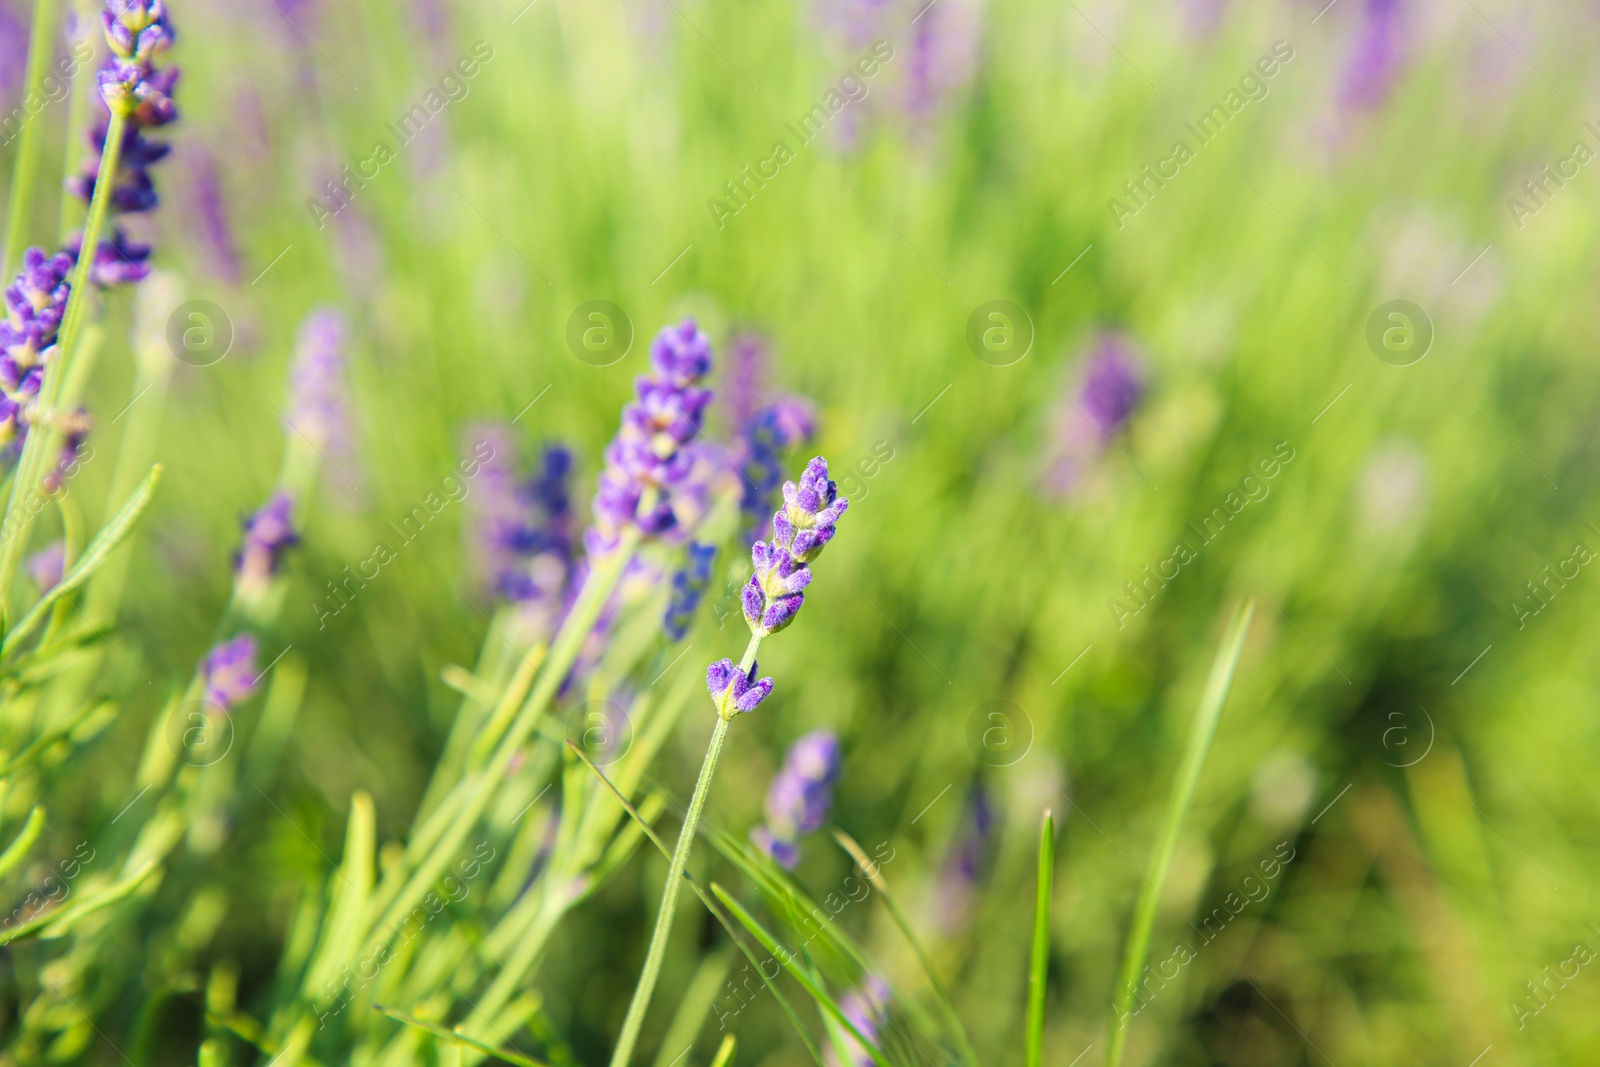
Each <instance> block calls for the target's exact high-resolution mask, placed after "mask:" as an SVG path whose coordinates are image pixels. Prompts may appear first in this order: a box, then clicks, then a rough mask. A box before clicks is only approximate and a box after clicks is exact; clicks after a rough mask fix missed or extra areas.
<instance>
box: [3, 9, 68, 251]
mask: <svg viewBox="0 0 1600 1067" xmlns="http://www.w3.org/2000/svg"><path fill="white" fill-rule="evenodd" d="M55 28H56V0H33V34H32V36H31V37H30V38H29V40H28V73H27V76H26V77H25V78H24V79H23V82H22V87H23V90H24V91H25V92H27V93H32V92H37V87H38V85H39V83H40V81H42V80H43V77H44V73H45V71H46V70H47V69H48V64H49V62H50V52H51V48H50V45H51V42H52V41H53V40H54V38H55ZM38 117H39V116H37V115H34V116H33V119H34V120H37V119H38ZM43 125H44V123H42V122H38V121H28V122H26V123H25V124H24V125H23V127H22V134H21V138H20V141H19V143H18V145H17V158H16V162H15V163H14V164H13V165H12V168H11V202H10V204H9V205H8V207H7V208H6V244H5V251H4V252H3V253H0V279H6V278H10V277H11V272H12V271H14V270H16V269H17V264H18V262H20V261H21V259H22V249H23V247H24V246H25V245H26V244H27V243H28V216H29V215H31V214H32V213H33V191H34V188H35V187H36V186H37V185H38V183H39V144H40V141H39V129H40V127H41V126H43Z"/></svg>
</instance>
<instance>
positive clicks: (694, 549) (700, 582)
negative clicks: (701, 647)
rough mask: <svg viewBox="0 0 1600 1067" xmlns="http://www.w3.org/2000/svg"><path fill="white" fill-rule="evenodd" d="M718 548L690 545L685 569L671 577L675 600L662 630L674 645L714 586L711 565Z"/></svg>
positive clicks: (679, 639)
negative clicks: (707, 592) (710, 587)
mask: <svg viewBox="0 0 1600 1067" xmlns="http://www.w3.org/2000/svg"><path fill="white" fill-rule="evenodd" d="M716 556H717V546H716V545H702V544H700V543H699V542H696V541H691V542H690V543H689V551H688V559H687V560H685V561H684V565H683V569H682V570H680V571H678V572H677V573H676V574H674V575H673V576H672V598H671V600H669V601H668V602H667V614H666V617H665V618H664V619H663V620H662V626H663V627H664V628H665V629H666V631H667V636H668V637H669V638H670V639H672V640H673V641H681V640H683V635H684V634H686V633H688V632H689V624H690V623H692V622H693V621H694V613H695V611H696V610H697V609H698V608H699V607H700V601H701V599H702V598H703V597H704V596H705V594H706V587H707V586H709V585H710V584H711V561H712V560H714V559H716Z"/></svg>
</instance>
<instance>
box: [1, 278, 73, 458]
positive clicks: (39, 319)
mask: <svg viewBox="0 0 1600 1067" xmlns="http://www.w3.org/2000/svg"><path fill="white" fill-rule="evenodd" d="M71 271H72V257H70V256H67V255H65V254H60V253H58V254H57V255H54V256H47V255H45V253H44V251H43V250H42V249H38V248H30V249H28V250H27V251H26V252H24V253H23V255H22V270H21V272H19V273H18V274H17V277H16V280H15V281H13V282H12V283H11V284H10V285H9V286H7V287H6V291H5V318H4V319H3V320H0V394H3V402H0V443H9V442H20V441H21V440H22V439H23V438H25V437H26V436H27V432H28V424H29V423H30V421H31V420H32V418H33V409H34V405H35V403H36V402H37V399H38V396H39V385H40V383H41V381H42V380H43V377H44V365H45V364H46V363H47V362H49V361H50V359H51V358H52V357H53V356H54V355H55V346H56V339H57V334H58V333H59V332H60V330H61V319H62V316H63V315H64V314H65V313H66V308H67V295H68V292H69V291H70V290H71V288H72V286H71V284H70V283H69V282H68V281H67V276H68V274H70V273H71Z"/></svg>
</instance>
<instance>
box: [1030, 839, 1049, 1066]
mask: <svg viewBox="0 0 1600 1067" xmlns="http://www.w3.org/2000/svg"><path fill="white" fill-rule="evenodd" d="M1055 862H1056V856H1055V820H1054V819H1053V818H1052V817H1051V815H1050V809H1049V808H1046V809H1045V810H1044V821H1043V822H1042V823H1041V824H1040V826H1039V885H1038V889H1037V891H1036V895H1035V896H1034V901H1033V959H1032V960H1031V961H1030V962H1029V966H1028V1045H1027V1048H1028V1052H1027V1067H1040V1064H1042V1063H1043V1062H1044V980H1045V970H1046V968H1047V967H1048V966H1049V963H1050V886H1051V882H1052V880H1053V878H1054V871H1055Z"/></svg>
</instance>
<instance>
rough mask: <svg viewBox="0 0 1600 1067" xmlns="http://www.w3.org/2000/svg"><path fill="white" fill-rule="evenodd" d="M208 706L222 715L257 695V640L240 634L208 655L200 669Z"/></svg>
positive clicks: (258, 680)
mask: <svg viewBox="0 0 1600 1067" xmlns="http://www.w3.org/2000/svg"><path fill="white" fill-rule="evenodd" d="M200 676H201V682H202V684H203V685H204V686H205V700H206V703H208V704H210V705H212V706H213V707H215V708H217V709H218V710H219V711H224V712H226V711H231V710H233V706H234V705H235V704H241V703H243V702H244V701H246V700H248V699H249V698H250V694H252V693H254V692H255V691H256V685H257V683H259V682H260V681H261V679H260V678H257V677H256V639H255V638H254V637H251V636H250V635H249V634H240V635H239V636H238V637H235V638H234V639H233V640H232V641H224V642H223V643H222V644H220V645H218V646H217V647H215V648H213V649H212V650H211V651H210V652H209V653H207V654H206V658H205V661H204V662H203V663H202V664H201V665H200Z"/></svg>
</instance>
